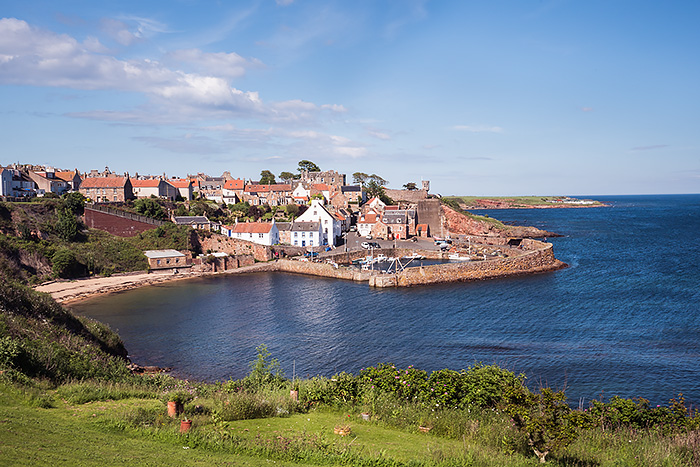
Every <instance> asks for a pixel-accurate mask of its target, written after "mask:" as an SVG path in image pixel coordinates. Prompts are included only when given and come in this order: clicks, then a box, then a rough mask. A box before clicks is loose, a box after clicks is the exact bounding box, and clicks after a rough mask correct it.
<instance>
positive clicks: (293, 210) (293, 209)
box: [284, 204, 299, 219]
mask: <svg viewBox="0 0 700 467" xmlns="http://www.w3.org/2000/svg"><path fill="white" fill-rule="evenodd" d="M284 209H285V211H287V216H288V217H291V218H292V219H293V218H295V217H297V216H298V215H299V206H298V205H296V204H288V205H287V206H286V207H285V208H284Z"/></svg>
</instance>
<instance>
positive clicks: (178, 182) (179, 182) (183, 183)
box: [168, 178, 192, 188]
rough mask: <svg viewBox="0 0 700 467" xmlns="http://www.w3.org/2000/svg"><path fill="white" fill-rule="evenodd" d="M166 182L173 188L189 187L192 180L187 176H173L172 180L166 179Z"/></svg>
mask: <svg viewBox="0 0 700 467" xmlns="http://www.w3.org/2000/svg"><path fill="white" fill-rule="evenodd" d="M168 183H170V184H171V185H172V186H174V187H175V188H189V186H190V185H191V184H192V181H191V180H190V179H188V178H179V179H178V178H174V179H172V180H168Z"/></svg>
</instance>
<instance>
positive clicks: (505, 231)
mask: <svg viewBox="0 0 700 467" xmlns="http://www.w3.org/2000/svg"><path fill="white" fill-rule="evenodd" d="M442 223H443V228H444V230H445V231H446V232H449V234H450V235H451V236H453V237H456V236H457V235H475V236H488V237H517V238H544V237H558V236H559V235H558V234H555V233H553V232H548V231H546V230H541V229H538V228H536V227H528V226H515V225H505V224H503V223H501V222H500V221H498V220H496V219H492V220H482V219H478V218H474V217H469V216H468V215H465V214H463V213H461V212H457V211H455V210H454V209H452V208H450V207H448V206H445V205H443V206H442Z"/></svg>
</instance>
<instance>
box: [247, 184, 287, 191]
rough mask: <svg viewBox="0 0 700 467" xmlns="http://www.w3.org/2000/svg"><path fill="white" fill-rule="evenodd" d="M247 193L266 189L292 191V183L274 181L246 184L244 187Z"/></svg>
mask: <svg viewBox="0 0 700 467" xmlns="http://www.w3.org/2000/svg"><path fill="white" fill-rule="evenodd" d="M244 191H245V192H247V193H260V192H266V191H292V185H285V184H282V183H276V184H274V185H247V186H246V187H245V190H244Z"/></svg>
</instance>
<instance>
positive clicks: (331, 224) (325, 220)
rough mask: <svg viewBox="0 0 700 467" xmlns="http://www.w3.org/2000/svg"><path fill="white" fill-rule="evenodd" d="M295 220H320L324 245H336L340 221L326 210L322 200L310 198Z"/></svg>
mask: <svg viewBox="0 0 700 467" xmlns="http://www.w3.org/2000/svg"><path fill="white" fill-rule="evenodd" d="M296 222H320V223H321V228H322V229H323V244H324V245H333V246H335V245H337V244H338V238H339V237H340V236H341V235H342V232H341V230H340V221H339V220H338V219H336V217H335V216H334V215H333V214H331V213H330V212H328V210H327V209H326V208H325V206H323V202H322V201H321V200H318V199H312V200H311V206H309V208H308V209H307V210H306V211H305V212H304V214H302V215H301V216H299V217H298V218H297V220H296Z"/></svg>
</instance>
